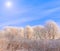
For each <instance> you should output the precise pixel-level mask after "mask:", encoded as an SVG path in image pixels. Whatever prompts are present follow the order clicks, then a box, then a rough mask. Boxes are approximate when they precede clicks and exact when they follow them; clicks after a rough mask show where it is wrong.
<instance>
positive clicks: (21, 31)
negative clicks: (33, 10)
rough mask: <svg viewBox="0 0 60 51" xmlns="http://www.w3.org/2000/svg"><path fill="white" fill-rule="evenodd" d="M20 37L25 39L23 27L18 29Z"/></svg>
mask: <svg viewBox="0 0 60 51" xmlns="http://www.w3.org/2000/svg"><path fill="white" fill-rule="evenodd" d="M18 35H19V36H20V37H21V38H24V28H23V27H20V28H18Z"/></svg>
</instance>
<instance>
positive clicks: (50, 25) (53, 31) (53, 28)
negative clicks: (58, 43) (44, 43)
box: [45, 21, 59, 39]
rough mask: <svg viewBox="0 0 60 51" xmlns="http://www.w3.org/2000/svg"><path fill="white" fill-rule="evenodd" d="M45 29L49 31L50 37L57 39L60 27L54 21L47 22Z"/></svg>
mask: <svg viewBox="0 0 60 51" xmlns="http://www.w3.org/2000/svg"><path fill="white" fill-rule="evenodd" d="M45 29H46V32H47V35H48V36H47V37H48V38H49V39H55V38H56V35H57V34H58V30H59V27H58V25H57V24H56V23H55V22H54V21H48V22H46V25H45Z"/></svg>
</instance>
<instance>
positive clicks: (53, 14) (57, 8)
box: [0, 0, 60, 28]
mask: <svg viewBox="0 0 60 51" xmlns="http://www.w3.org/2000/svg"><path fill="white" fill-rule="evenodd" d="M8 1H10V2H12V7H11V8H7V7H6V6H5V3H6V2H8ZM47 20H54V21H55V22H57V24H59V25H60V0H0V28H2V27H4V26H17V27H20V26H22V27H25V26H26V25H30V26H34V25H40V24H41V25H44V24H45V22H46V21H47Z"/></svg>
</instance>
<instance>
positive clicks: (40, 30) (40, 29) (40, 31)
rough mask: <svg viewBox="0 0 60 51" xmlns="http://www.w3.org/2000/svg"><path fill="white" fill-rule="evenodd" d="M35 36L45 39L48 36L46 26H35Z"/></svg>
mask: <svg viewBox="0 0 60 51" xmlns="http://www.w3.org/2000/svg"><path fill="white" fill-rule="evenodd" d="M33 30H34V36H35V38H36V39H45V38H46V31H45V28H44V26H41V25H40V26H35V27H33Z"/></svg>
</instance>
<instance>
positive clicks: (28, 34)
mask: <svg viewBox="0 0 60 51" xmlns="http://www.w3.org/2000/svg"><path fill="white" fill-rule="evenodd" d="M24 35H25V38H27V39H31V38H32V36H33V29H32V27H30V26H26V27H25V33H24Z"/></svg>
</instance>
